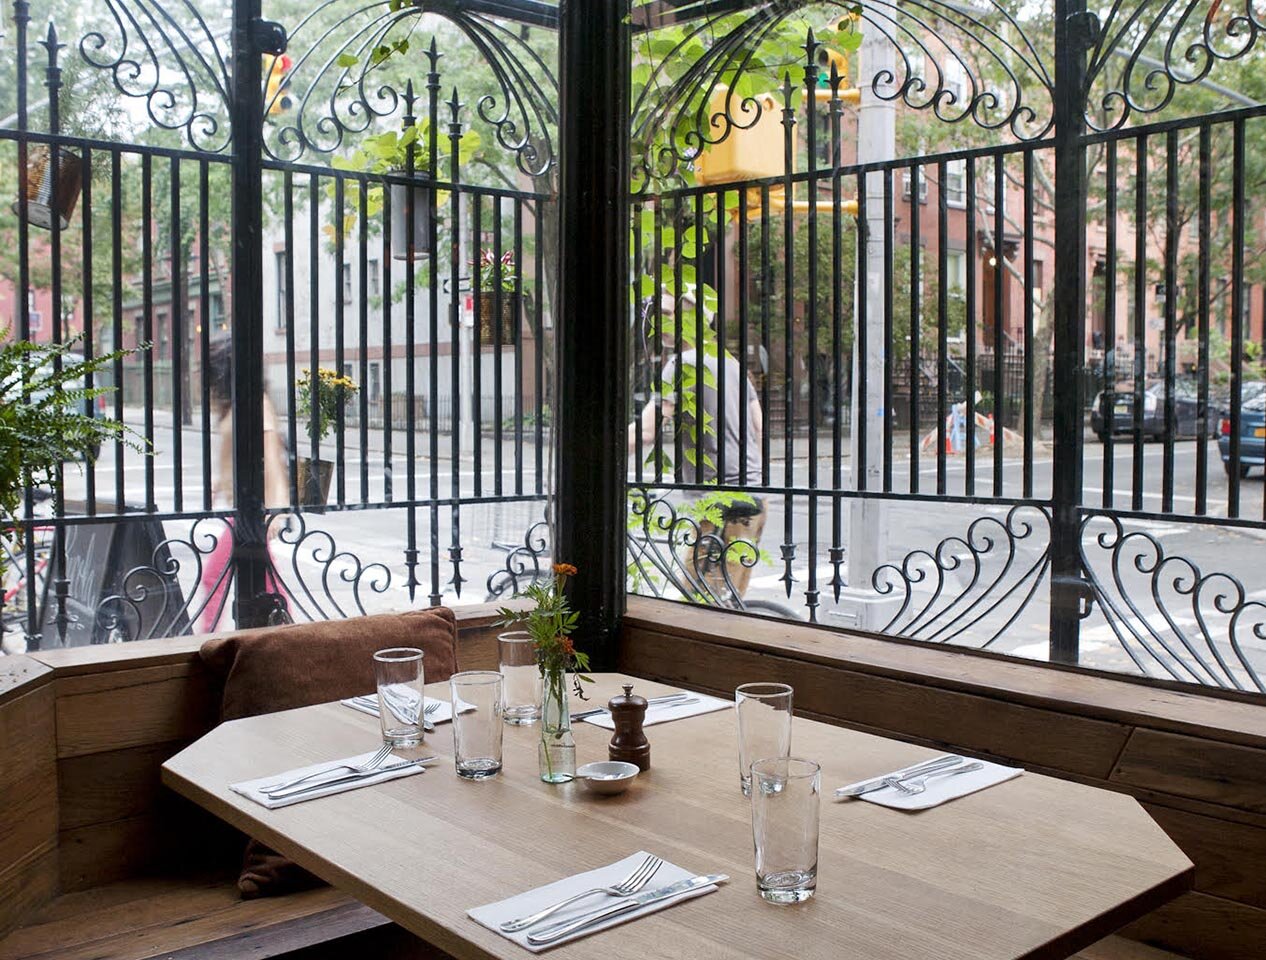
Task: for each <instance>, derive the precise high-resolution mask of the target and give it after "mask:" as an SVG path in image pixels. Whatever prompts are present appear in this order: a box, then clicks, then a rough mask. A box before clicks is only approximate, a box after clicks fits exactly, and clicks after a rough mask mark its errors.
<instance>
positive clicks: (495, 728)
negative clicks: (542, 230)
mask: <svg viewBox="0 0 1266 960" xmlns="http://www.w3.org/2000/svg"><path fill="white" fill-rule="evenodd" d="M501 684H502V678H501V674H500V673H497V672H495V671H493V670H467V671H465V672H464V673H455V674H453V676H452V678H451V679H450V680H449V687H450V689H451V691H452V695H453V760H454V762H455V763H456V764H457V775H458V776H459V777H465V778H466V779H467V780H487V779H488V778H489V777H495V776H496V775H497V774H498V773H500V772H501V735H502V733H503V732H504V726H505V725H504V723H503V722H502V720H501V711H502V702H503V701H502V697H503V693H502V689H501ZM458 704H466V705H469V706H471V707H474V709H473V710H463V711H462V712H458V711H457V706H458Z"/></svg>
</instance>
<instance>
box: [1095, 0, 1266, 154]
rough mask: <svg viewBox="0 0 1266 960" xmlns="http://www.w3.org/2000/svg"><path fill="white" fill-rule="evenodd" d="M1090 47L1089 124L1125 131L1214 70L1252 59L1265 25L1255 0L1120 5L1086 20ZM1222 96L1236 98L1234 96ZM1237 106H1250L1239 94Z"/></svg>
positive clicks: (1128, 1) (1127, 1)
mask: <svg viewBox="0 0 1266 960" xmlns="http://www.w3.org/2000/svg"><path fill="white" fill-rule="evenodd" d="M1083 22H1084V29H1085V31H1086V32H1087V34H1088V36H1089V39H1090V40H1091V42H1092V46H1091V50H1090V57H1089V63H1088V66H1087V70H1086V101H1087V102H1086V123H1087V124H1088V125H1089V126H1090V127H1091V128H1092V129H1095V130H1109V129H1114V128H1119V127H1122V126H1124V125H1125V124H1126V123H1127V122H1128V121H1129V120H1130V119H1131V117H1132V116H1134V115H1135V114H1154V113H1157V112H1159V111H1161V110H1164V109H1165V108H1166V107H1168V106H1170V105H1171V104H1173V103H1174V102H1175V97H1177V96H1179V94H1180V93H1181V91H1182V90H1183V88H1188V89H1190V88H1192V87H1193V86H1194V85H1196V84H1199V83H1201V82H1202V81H1204V80H1206V79H1217V78H1215V77H1212V75H1213V73H1214V71H1215V69H1216V68H1217V67H1218V66H1219V64H1225V63H1229V62H1232V61H1236V60H1240V59H1242V58H1244V57H1245V56H1248V55H1249V54H1251V53H1253V52H1254V50H1255V48H1256V46H1257V41H1258V37H1259V34H1260V33H1261V32H1262V30H1263V29H1264V28H1266V23H1263V20H1262V17H1261V12H1260V10H1258V9H1256V8H1255V5H1254V4H1253V3H1252V0H1244V2H1243V3H1235V2H1231V3H1221V2H1213V3H1204V2H1197V0H1186V2H1181V3H1171V4H1166V5H1164V6H1163V7H1161V8H1156V7H1154V6H1153V5H1151V4H1148V3H1140V2H1136V0H1117V2H1115V3H1113V4H1112V5H1111V7H1109V8H1108V10H1107V11H1106V12H1104V13H1103V14H1102V15H1101V16H1100V15H1096V14H1085V15H1084V21H1083ZM1223 92H1224V93H1226V94H1227V95H1229V96H1230V97H1231V98H1236V97H1237V93H1236V91H1234V90H1227V89H1226V88H1223ZM1238 98H1239V100H1240V102H1241V103H1243V102H1250V103H1251V102H1252V100H1251V99H1250V98H1249V97H1246V96H1243V95H1242V94H1240V95H1238Z"/></svg>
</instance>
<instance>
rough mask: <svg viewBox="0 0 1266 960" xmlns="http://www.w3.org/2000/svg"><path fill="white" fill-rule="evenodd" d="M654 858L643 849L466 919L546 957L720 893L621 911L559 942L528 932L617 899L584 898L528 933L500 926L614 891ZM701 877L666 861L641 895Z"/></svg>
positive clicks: (489, 906)
mask: <svg viewBox="0 0 1266 960" xmlns="http://www.w3.org/2000/svg"><path fill="white" fill-rule="evenodd" d="M648 856H649V854H648V853H647V852H646V851H645V850H639V851H638V852H637V853H635V854H633V855H632V856H630V857H625V858H624V859H623V860H617V861H616V862H615V863H609V864H607V865H606V866H605V867H599V868H598V869H597V870H590V871H588V872H586V873H578V874H576V875H575V876H571V877H567V878H566V879H564V880H559V881H557V882H555V883H549V884H546V885H545V886H543V887H537V888H536V889H535V890H529V891H527V893H520V894H518V895H517V896H513V897H510V898H509V899H507V900H500V901H498V902H496V903H488V904H485V905H484V906H482V907H475V908H474V909H472V910H467V911H466V915H467V916H469V917H470V918H471V919H472V920H474V921H476V922H477V923H480V924H482V925H483V926H485V927H487V928H488V929H489V930H491V931H493V932H494V933H499V934H501V936H503V937H505V938H506V939H507V940H513V941H514V942H515V943H517V944H518V945H519V946H521V947H526V948H527V949H528V950H531V951H532V952H533V953H540V952H541V951H542V950H549V949H550V948H551V947H557V946H559V945H560V944H563V943H570V942H571V941H572V940H577V939H579V938H581V937H587V936H589V934H591V933H597V932H598V931H599V930H606V929H607V928H608V927H614V926H617V925H619V924H621V923H626V922H627V921H629V920H636V919H637V918H638V917H644V916H646V915H647V914H648V913H654V912H656V911H657V910H663V909H664V908H665V907H671V906H672V905H673V904H674V903H681V901H683V900H690V899H691V898H693V897H701V896H703V895H704V894H705V893H711V892H712V891H714V890H715V889H717V887H716V884H712V885H711V886H707V887H700V888H699V889H698V890H690V891H687V892H686V893H682V894H679V895H678V896H675V897H669V898H666V899H664V900H659V901H657V902H656V903H649V904H647V905H646V906H644V907H639V908H638V909H636V910H630V911H629V912H628V913H621V914H618V915H617V916H614V917H609V918H607V919H605V920H602V921H600V922H598V923H595V924H593V925H592V926H588V927H584V928H582V929H581V930H578V931H576V932H575V933H573V934H571V935H569V936H566V937H560V938H559V939H557V940H555V941H554V942H553V943H546V944H541V945H539V946H538V945H536V944H532V943H528V939H527V938H528V934H530V933H534V932H536V931H538V930H543V929H545V928H546V927H547V926H549V925H550V924H552V923H563V922H565V921H566V920H569V919H575V918H576V917H579V916H580V915H581V914H582V913H588V912H590V911H591V910H597V909H598V908H599V907H607V906H611V905H612V904H614V903H615V902H616V898H615V897H611V896H608V895H607V894H594V895H593V896H592V897H586V898H585V899H584V900H578V901H576V902H575V903H573V904H572V905H571V906H568V907H564V908H563V909H562V910H559V911H558V913H556V914H554V915H553V916H552V917H550V918H549V919H547V920H542V921H541V922H540V923H539V924H537V925H536V926H535V927H529V928H528V929H527V930H520V931H518V932H517V933H506V932H505V931H503V930H502V929H501V928H500V927H499V926H498V924H502V923H505V922H506V921H507V920H517V919H518V918H519V917H526V916H528V915H530V914H533V913H536V912H537V911H538V910H544V909H545V908H546V907H548V906H549V905H550V904H551V903H558V901H559V900H566V899H567V898H568V897H571V896H575V895H576V894H578V893H581V892H583V891H585V890H589V889H592V888H594V887H609V886H612V885H613V884H616V883H619V882H620V881H621V880H623V879H624V878H625V877H627V876H628V875H629V874H630V873H632V872H633V870H634V869H635V868H636V867H637V865H638V864H640V863H642V861H644V860H645V859H646V858H647V857H648ZM693 876H695V874H694V873H691V872H690V871H689V870H683V869H682V868H681V867H679V866H677V865H676V864H672V863H669V862H668V861H667V860H665V861H664V864H663V866H661V867H660V868H659V870H657V871H656V872H655V875H654V876H653V877H651V879H650V882H649V883H647V884H646V886H644V887H643V888H642V889H641V890H639V891H638V893H649V892H651V891H652V890H658V889H659V888H660V887H666V886H668V885H669V884H670V883H676V882H677V881H679V880H689V879H690V878H691V877H693Z"/></svg>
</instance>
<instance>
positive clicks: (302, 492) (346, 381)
mask: <svg viewBox="0 0 1266 960" xmlns="http://www.w3.org/2000/svg"><path fill="white" fill-rule="evenodd" d="M295 388H296V389H297V390H298V391H299V417H300V418H301V419H302V420H303V421H304V423H306V424H307V425H308V438H309V439H310V440H311V441H312V443H313V444H315V445H317V446H319V445H320V443H321V441H322V440H324V439H325V438H326V437H327V436H329V433H330V430H332V429H333V428H334V424H335V423H336V422H337V421H338V415H339V411H340V410H342V409H343V407H344V406H345V405H346V404H347V403H348V402H349V401H350V400H351V399H352V397H354V396H355V395H356V390H357V386H356V382H355V381H354V380H353V379H352V378H351V377H345V376H343V375H342V374H340V373H339V372H338V371H337V370H330V369H329V368H327V367H320V368H318V369H317V372H316V376H315V377H313V375H312V371H311V370H307V369H305V370H304V371H303V375H302V376H301V377H299V378H298V379H297V380H295ZM314 401H315V408H314V407H313V403H314ZM333 477H334V462H333V461H332V460H322V459H319V458H318V460H317V461H316V469H315V470H314V469H313V464H312V459H311V457H303V456H296V457H295V479H296V481H297V484H298V487H299V501H300V503H302V504H303V505H304V506H306V507H319V506H325V503H326V501H328V500H329V498H330V481H331V479H332V478H333Z"/></svg>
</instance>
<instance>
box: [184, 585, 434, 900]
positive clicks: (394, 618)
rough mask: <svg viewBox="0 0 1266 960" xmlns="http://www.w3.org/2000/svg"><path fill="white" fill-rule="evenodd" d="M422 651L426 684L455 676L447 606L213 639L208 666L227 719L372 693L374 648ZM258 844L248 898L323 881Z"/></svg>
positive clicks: (246, 880) (253, 848) (249, 852)
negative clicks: (219, 683) (216, 679)
mask: <svg viewBox="0 0 1266 960" xmlns="http://www.w3.org/2000/svg"><path fill="white" fill-rule="evenodd" d="M387 647H421V648H422V651H423V653H424V656H423V658H422V669H423V672H424V674H425V679H426V682H427V683H436V682H440V681H444V680H447V679H448V678H449V677H451V676H452V675H453V674H454V673H455V672H456V671H457V620H456V618H455V617H454V616H453V611H452V610H449V609H448V608H447V607H431V608H430V609H427V610H410V611H409V612H407V613H386V614H377V615H375V616H372V617H357V618H355V619H351V620H327V621H321V622H318V623H296V624H293V625H290V626H285V627H264V628H261V629H258V630H243V631H241V632H239V633H234V634H232V635H231V636H227V637H216V638H215V639H212V640H208V641H207V642H206V643H204V644H203V645H202V649H201V650H200V651H199V653H200V655H201V657H202V661H203V663H205V664H206V665H207V666H208V667H209V668H210V669H211V670H212V671H213V672H214V673H216V674H218V675H219V676H220V678H221V679H222V680H223V682H224V699H223V701H222V703H221V706H220V719H221V720H237V719H239V718H241V717H253V716H255V715H256V714H260V713H274V712H276V711H278V710H291V709H293V708H295V707H306V706H309V705H311V704H314V703H326V702H327V701H330V700H341V699H344V698H346V697H353V696H356V695H357V694H362V693H370V692H372V691H373V689H374V686H375V683H374V663H373V654H374V651H376V650H383V649H385V648H387ZM320 882H321V881H320V880H318V879H317V878H316V877H314V876H312V874H310V873H308V872H307V871H306V870H304V869H303V868H302V867H300V866H298V865H297V864H295V863H292V862H291V861H290V860H288V859H286V858H285V857H284V856H282V855H281V854H279V853H277V852H276V851H274V850H271V849H269V848H268V847H266V846H264V845H263V844H262V843H260V842H259V841H257V840H250V841H249V842H248V843H247V845H246V852H245V856H244V857H243V861H242V872H241V875H240V876H239V877H238V881H237V886H238V889H239V890H240V891H241V893H242V896H243V897H246V898H252V897H274V896H279V895H281V894H284V893H292V892H295V891H297V890H303V889H306V888H308V887H311V886H313V885H315V884H318V883H320Z"/></svg>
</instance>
